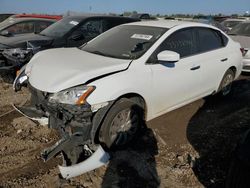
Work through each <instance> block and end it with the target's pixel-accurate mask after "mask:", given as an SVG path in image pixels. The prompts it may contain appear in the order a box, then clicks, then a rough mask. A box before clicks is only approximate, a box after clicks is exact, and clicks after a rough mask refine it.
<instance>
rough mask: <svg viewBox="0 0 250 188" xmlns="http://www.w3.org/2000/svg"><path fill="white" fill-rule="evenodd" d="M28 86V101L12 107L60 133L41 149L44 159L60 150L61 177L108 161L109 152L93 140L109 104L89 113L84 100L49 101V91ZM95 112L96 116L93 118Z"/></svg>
mask: <svg viewBox="0 0 250 188" xmlns="http://www.w3.org/2000/svg"><path fill="white" fill-rule="evenodd" d="M28 87H29V88H30V91H31V101H30V104H29V105H28V106H25V107H16V106H15V108H16V109H17V110H18V111H19V112H20V113H21V114H23V115H25V116H26V117H28V118H30V119H32V120H33V121H36V122H39V123H41V122H42V124H46V123H48V127H49V128H53V129H56V130H57V131H58V132H59V133H60V135H61V139H60V140H59V141H58V142H57V143H56V144H55V145H53V146H52V147H50V148H47V149H45V150H44V151H43V152H42V158H43V160H44V161H47V160H49V159H51V158H52V157H54V156H56V155H57V154H59V153H61V154H62V155H63V167H60V170H61V172H62V175H63V177H65V178H70V177H74V176H76V175H80V174H81V173H84V172H87V171H88V170H93V169H95V168H98V167H100V165H103V164H105V163H107V162H108V159H109V155H108V154H107V153H106V152H105V151H104V150H103V148H102V147H101V146H100V145H98V144H96V143H95V135H96V132H97V130H98V127H99V124H100V122H101V119H102V118H103V117H104V114H105V113H106V112H107V110H108V108H109V107H108V106H109V105H108V106H106V107H104V108H102V109H101V111H102V112H101V113H99V112H92V111H91V106H90V105H89V104H88V103H86V104H84V105H69V104H60V103H50V102H49V101H48V97H49V95H50V94H48V93H45V92H41V91H39V90H36V89H35V88H32V87H31V86H30V85H29V86H28ZM96 114H98V117H95V115H96ZM85 160H86V161H85ZM87 161H89V162H87ZM72 165H73V166H72Z"/></svg>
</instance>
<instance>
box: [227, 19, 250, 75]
mask: <svg viewBox="0 0 250 188" xmlns="http://www.w3.org/2000/svg"><path fill="white" fill-rule="evenodd" d="M228 34H229V35H230V37H231V38H232V39H233V40H234V41H236V42H239V43H240V44H241V47H242V48H241V51H242V53H243V69H242V71H243V72H250V21H245V22H242V23H240V24H238V25H237V26H236V27H234V28H233V29H232V30H231V31H230V32H229V33H228Z"/></svg>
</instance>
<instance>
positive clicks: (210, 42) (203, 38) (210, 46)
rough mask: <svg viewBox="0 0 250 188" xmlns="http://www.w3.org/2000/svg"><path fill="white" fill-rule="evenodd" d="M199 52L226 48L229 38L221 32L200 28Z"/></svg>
mask: <svg viewBox="0 0 250 188" xmlns="http://www.w3.org/2000/svg"><path fill="white" fill-rule="evenodd" d="M197 30H198V39H199V52H201V53H202V52H208V51H211V50H215V49H218V48H221V47H224V46H225V45H226V43H227V38H226V37H225V36H224V38H223V35H222V34H220V33H219V32H217V31H215V30H212V29H209V28H199V29H197Z"/></svg>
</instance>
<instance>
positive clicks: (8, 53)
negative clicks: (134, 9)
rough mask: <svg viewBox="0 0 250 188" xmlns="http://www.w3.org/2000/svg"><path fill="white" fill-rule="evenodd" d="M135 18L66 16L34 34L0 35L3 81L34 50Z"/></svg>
mask: <svg viewBox="0 0 250 188" xmlns="http://www.w3.org/2000/svg"><path fill="white" fill-rule="evenodd" d="M25 19H26V18H25ZM135 21H139V20H138V19H133V18H127V17H115V16H93V15H91V16H69V17H65V18H63V19H62V20H60V21H58V22H57V23H55V24H53V25H51V26H50V27H48V28H46V29H45V30H43V31H42V32H40V33H38V34H27V35H23V36H16V37H11V38H7V37H5V38H4V39H3V38H0V53H1V51H2V53H1V54H2V63H1V64H0V66H1V67H0V71H1V70H2V72H3V74H4V78H5V80H6V81H8V80H10V81H13V79H14V78H15V73H16V71H17V70H19V69H20V68H21V67H22V66H23V65H24V64H26V63H27V62H28V61H29V60H30V59H31V57H32V56H33V55H34V54H35V53H37V52H38V51H41V50H45V49H49V48H58V47H78V46H81V45H82V44H84V43H86V42H88V41H89V40H91V39H93V38H95V37H96V36H98V35H99V34H101V33H103V32H105V31H107V30H108V29H110V28H112V27H114V26H117V25H120V24H123V23H129V22H135ZM0 61H1V57H0ZM6 74H7V75H6Z"/></svg>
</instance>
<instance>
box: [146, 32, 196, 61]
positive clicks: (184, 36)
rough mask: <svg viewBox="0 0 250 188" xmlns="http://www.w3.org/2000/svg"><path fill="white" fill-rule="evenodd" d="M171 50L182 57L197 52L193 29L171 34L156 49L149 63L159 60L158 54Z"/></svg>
mask: <svg viewBox="0 0 250 188" xmlns="http://www.w3.org/2000/svg"><path fill="white" fill-rule="evenodd" d="M165 50H169V51H174V52H176V53H178V54H180V58H183V57H188V56H191V55H193V54H195V53H196V43H195V40H194V37H193V29H184V30H179V31H176V32H175V33H173V34H171V35H170V36H169V37H167V39H166V40H165V41H163V42H162V43H161V45H160V46H159V47H158V48H157V49H156V51H155V52H154V53H153V54H152V56H151V57H150V59H149V63H151V64H152V63H156V62H157V54H159V53H160V52H162V51H165Z"/></svg>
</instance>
